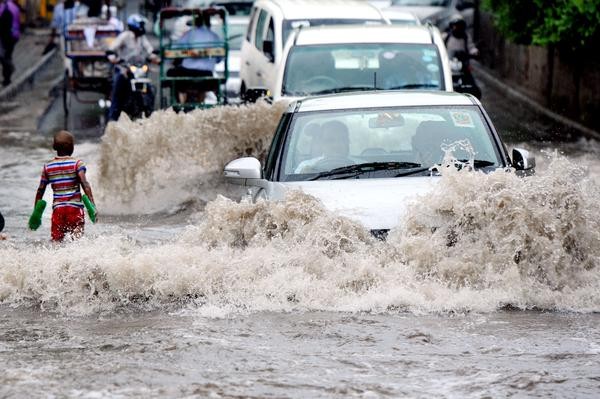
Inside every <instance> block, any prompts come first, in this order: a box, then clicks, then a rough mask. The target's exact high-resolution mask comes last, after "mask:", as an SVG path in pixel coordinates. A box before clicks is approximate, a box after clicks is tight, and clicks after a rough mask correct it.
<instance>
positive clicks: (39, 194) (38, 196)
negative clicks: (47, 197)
mask: <svg viewBox="0 0 600 399" xmlns="http://www.w3.org/2000/svg"><path fill="white" fill-rule="evenodd" d="M47 185H48V180H47V178H46V169H45V168H44V170H43V171H42V177H41V179H40V185H39V186H38V190H37V192H36V193H35V202H34V203H33V206H35V204H37V202H38V201H39V200H41V199H42V198H44V193H45V192H46V186H47Z"/></svg>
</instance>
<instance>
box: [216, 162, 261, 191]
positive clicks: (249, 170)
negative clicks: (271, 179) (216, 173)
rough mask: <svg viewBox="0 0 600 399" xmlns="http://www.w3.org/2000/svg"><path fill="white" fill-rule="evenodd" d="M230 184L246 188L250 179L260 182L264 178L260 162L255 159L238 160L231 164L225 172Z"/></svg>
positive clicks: (226, 167)
mask: <svg viewBox="0 0 600 399" xmlns="http://www.w3.org/2000/svg"><path fill="white" fill-rule="evenodd" d="M223 173H224V175H225V178H226V179H227V181H228V182H229V183H233V184H239V185H242V186H246V185H248V184H247V181H246V180H248V179H254V180H258V179H260V178H261V176H262V170H261V166H260V161H259V160H258V159H256V158H254V157H244V158H238V159H236V160H235V161H231V162H229V163H228V164H227V165H226V166H225V169H224V171H223Z"/></svg>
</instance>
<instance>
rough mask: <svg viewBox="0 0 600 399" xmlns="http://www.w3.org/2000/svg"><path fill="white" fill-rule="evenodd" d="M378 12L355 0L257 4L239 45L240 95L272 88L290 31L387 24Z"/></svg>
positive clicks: (260, 0) (265, 1)
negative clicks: (249, 91)
mask: <svg viewBox="0 0 600 399" xmlns="http://www.w3.org/2000/svg"><path fill="white" fill-rule="evenodd" d="M388 23H389V21H388V20H387V19H386V18H385V17H384V16H383V14H382V13H381V11H380V10H379V9H378V8H377V7H375V6H372V5H370V4H369V3H367V2H364V1H356V0H323V1H321V2H316V1H311V0H258V1H256V2H255V3H254V6H253V8H252V14H251V17H250V25H249V28H248V32H247V33H246V36H245V39H244V42H243V44H242V55H241V60H240V61H241V66H240V76H241V79H242V89H241V90H242V95H247V94H248V93H247V91H248V89H254V88H265V87H273V86H274V81H275V79H276V77H277V69H278V68H279V66H280V63H281V60H282V57H283V48H284V45H285V43H286V41H287V39H288V37H289V36H290V35H291V34H292V32H293V31H294V29H297V28H307V27H311V26H322V25H348V24H353V25H356V24H377V25H381V24H388Z"/></svg>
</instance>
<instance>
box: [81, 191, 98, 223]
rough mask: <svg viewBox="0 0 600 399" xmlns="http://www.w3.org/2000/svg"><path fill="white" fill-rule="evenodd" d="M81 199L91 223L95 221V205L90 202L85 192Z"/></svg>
mask: <svg viewBox="0 0 600 399" xmlns="http://www.w3.org/2000/svg"><path fill="white" fill-rule="evenodd" d="M81 198H82V199H83V204H84V205H85V209H87V212H88V216H89V217H90V220H91V221H92V223H96V207H95V206H94V204H92V201H90V199H89V197H88V196H87V195H85V194H83V196H82V197H81Z"/></svg>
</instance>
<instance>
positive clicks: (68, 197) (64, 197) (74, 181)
mask: <svg viewBox="0 0 600 399" xmlns="http://www.w3.org/2000/svg"><path fill="white" fill-rule="evenodd" d="M81 171H83V172H85V171H86V167H85V164H84V163H83V161H80V160H78V159H75V158H72V157H68V156H67V157H56V158H54V159H53V160H51V161H50V162H48V163H47V164H45V165H44V169H43V170H42V178H41V182H40V185H43V186H44V187H45V186H46V185H48V184H50V185H51V186H52V190H53V191H54V202H53V205H52V208H53V209H56V208H58V207H61V206H73V207H76V208H83V203H82V202H81V191H80V189H79V186H80V182H79V176H78V175H77V174H78V173H79V172H81Z"/></svg>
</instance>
